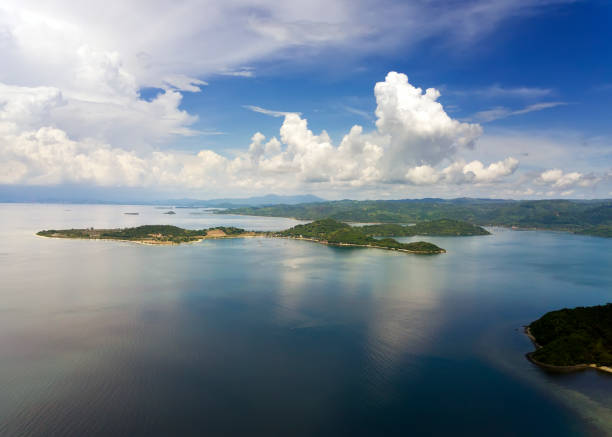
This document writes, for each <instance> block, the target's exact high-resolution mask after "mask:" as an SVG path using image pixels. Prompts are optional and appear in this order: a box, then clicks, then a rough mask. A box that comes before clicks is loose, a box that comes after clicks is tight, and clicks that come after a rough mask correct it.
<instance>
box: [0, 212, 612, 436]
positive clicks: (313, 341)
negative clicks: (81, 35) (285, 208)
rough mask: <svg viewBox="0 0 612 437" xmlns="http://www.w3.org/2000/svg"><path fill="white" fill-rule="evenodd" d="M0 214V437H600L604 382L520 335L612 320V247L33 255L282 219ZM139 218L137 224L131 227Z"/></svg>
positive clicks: (581, 241)
mask: <svg viewBox="0 0 612 437" xmlns="http://www.w3.org/2000/svg"><path fill="white" fill-rule="evenodd" d="M164 211H166V210H163V209H156V208H154V207H149V206H116V205H18V204H0V241H2V244H1V245H0V363H1V365H0V387H1V388H2V390H1V391H0V435H3V436H4V435H8V436H46V435H202V434H208V435H244V434H250V433H252V434H268V435H269V434H284V435H377V434H378V435H380V434H384V435H394V434H401V435H406V434H414V435H423V434H429V435H431V434H453V435H458V434H485V435H519V434H521V435H524V434H525V433H526V432H527V431H528V433H529V434H541V435H558V436H569V435H605V434H606V433H611V432H612V375H609V374H604V373H603V372H597V371H594V370H586V371H582V372H577V373H572V374H554V373H548V372H546V371H544V370H542V369H540V368H538V367H537V366H535V365H534V364H532V363H530V362H529V361H527V360H526V359H525V353H527V352H530V351H532V350H533V346H532V344H531V342H530V340H529V339H528V338H527V337H526V336H525V334H524V333H523V329H522V326H523V325H526V324H528V323H530V322H531V321H533V320H535V319H537V318H538V317H540V316H541V315H542V314H544V313H546V312H548V311H551V310H555V309H560V308H563V307H575V306H579V305H581V306H588V305H597V304H602V303H606V302H610V301H612V240H609V239H603V238H596V237H587V236H576V235H571V234H566V233H556V232H542V231H525V232H521V231H511V230H507V229H501V228H492V229H491V232H492V233H493V235H490V236H478V237H458V238H456V237H446V238H443V237H438V238H435V237H428V238H425V237H416V238H401V239H398V240H400V241H405V242H408V241H417V240H426V241H430V242H432V243H434V244H437V245H438V246H440V247H442V248H444V249H446V250H447V251H448V253H446V254H441V255H434V256H419V255H409V254H404V253H397V252H392V251H384V250H375V249H367V248H350V247H332V246H325V245H321V244H314V243H310V242H304V241H295V240H285V239H265V238H248V239H230V240H206V241H202V242H199V243H196V244H189V245H180V246H146V245H137V244H130V243H124V242H117V241H87V240H84V241H81V240H63V239H47V238H39V237H36V236H35V235H34V234H35V232H37V231H39V230H42V229H50V228H55V229H61V228H72V227H74V228H83V227H96V228H115V227H127V226H137V225H140V224H174V225H177V226H181V227H188V228H192V229H196V228H208V227H212V226H219V225H224V226H237V227H243V228H246V229H249V230H280V229H285V228H288V227H290V226H293V225H295V224H297V223H298V222H297V221H295V220H291V219H284V218H268V217H246V216H227V215H214V214H211V213H209V212H206V211H203V210H200V209H195V210H192V209H176V210H175V211H176V214H175V215H171V216H169V215H164V214H162V213H163V212H164ZM125 212H138V213H139V215H126V214H124V213H125Z"/></svg>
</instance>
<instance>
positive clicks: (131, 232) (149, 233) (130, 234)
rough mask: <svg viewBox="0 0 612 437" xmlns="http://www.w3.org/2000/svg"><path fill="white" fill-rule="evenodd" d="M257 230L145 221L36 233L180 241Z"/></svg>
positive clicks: (249, 234)
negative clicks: (131, 225)
mask: <svg viewBox="0 0 612 437" xmlns="http://www.w3.org/2000/svg"><path fill="white" fill-rule="evenodd" d="M258 234H259V233H257V232H249V231H245V230H244V229H240V228H234V227H224V226H219V227H216V228H210V229H195V230H192V229H183V228H179V227H178V226H171V225H144V226H138V227H135V228H122V229H94V228H88V229H62V230H55V229H51V230H45V231H40V232H38V233H37V234H36V235H39V236H41V237H52V238H75V239H87V240H120V241H131V242H135V243H142V244H181V243H191V242H197V241H201V240H204V239H207V238H237V237H252V236H256V235H258Z"/></svg>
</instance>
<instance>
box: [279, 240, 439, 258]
mask: <svg viewBox="0 0 612 437" xmlns="http://www.w3.org/2000/svg"><path fill="white" fill-rule="evenodd" d="M271 238H284V239H287V240H302V241H311V242H313V243H319V244H324V245H326V246H336V247H368V248H371V249H383V250H392V251H396V252H404V253H412V254H416V255H439V254H441V253H446V249H442V248H440V252H423V251H420V250H408V249H398V248H395V247H383V246H372V245H369V244H352V243H330V242H328V241H324V240H316V239H314V238H304V237H281V236H271Z"/></svg>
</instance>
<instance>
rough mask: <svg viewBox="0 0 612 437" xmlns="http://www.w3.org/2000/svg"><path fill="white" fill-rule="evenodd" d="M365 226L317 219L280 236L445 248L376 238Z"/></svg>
mask: <svg viewBox="0 0 612 437" xmlns="http://www.w3.org/2000/svg"><path fill="white" fill-rule="evenodd" d="M364 228H365V226H364V227H358V226H349V225H347V224H346V223H342V222H339V221H336V220H334V219H330V218H327V219H322V220H316V221H314V222H312V223H308V224H304V225H297V226H294V227H293V228H290V229H287V230H286V231H282V232H279V233H278V234H276V235H278V236H281V237H293V238H308V239H312V240H315V241H319V242H322V243H327V244H333V245H358V246H369V247H380V248H384V249H395V250H402V251H407V252H415V253H442V252H444V249H441V248H439V247H438V246H436V245H435V244H431V243H427V242H424V241H419V242H414V243H400V242H398V241H396V240H394V239H392V238H383V239H376V238H374V237H373V236H372V235H370V234H368V233H367V232H366V231H365V230H364Z"/></svg>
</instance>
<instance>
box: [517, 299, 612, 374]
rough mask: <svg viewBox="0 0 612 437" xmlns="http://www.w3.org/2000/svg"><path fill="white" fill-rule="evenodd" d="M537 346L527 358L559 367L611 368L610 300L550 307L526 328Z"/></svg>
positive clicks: (609, 369)
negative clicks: (547, 311)
mask: <svg viewBox="0 0 612 437" xmlns="http://www.w3.org/2000/svg"><path fill="white" fill-rule="evenodd" d="M525 332H526V334H527V335H528V336H529V338H531V340H532V341H533V343H534V344H535V346H536V350H535V351H534V352H531V353H529V354H527V358H529V360H531V361H532V362H534V363H535V364H538V365H540V366H542V367H544V368H547V369H551V370H559V371H571V370H580V369H585V368H596V369H599V370H603V371H606V372H612V303H608V304H606V305H598V306H593V307H578V308H574V309H567V308H566V309H562V310H558V311H551V312H549V313H547V314H545V315H544V316H542V317H541V318H540V319H538V320H536V321H535V322H532V323H531V324H530V325H529V326H527V327H526V328H525Z"/></svg>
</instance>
